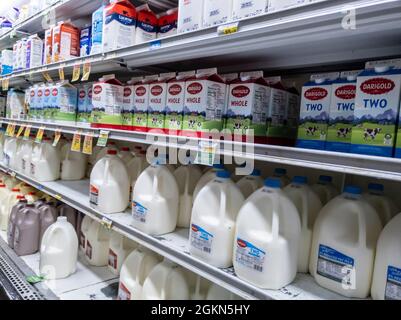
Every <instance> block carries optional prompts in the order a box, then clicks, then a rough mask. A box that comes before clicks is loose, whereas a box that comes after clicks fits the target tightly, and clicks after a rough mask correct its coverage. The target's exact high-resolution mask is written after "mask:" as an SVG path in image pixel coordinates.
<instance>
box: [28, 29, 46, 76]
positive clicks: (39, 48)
mask: <svg viewBox="0 0 401 320" xmlns="http://www.w3.org/2000/svg"><path fill="white" fill-rule="evenodd" d="M42 63H43V40H42V39H40V38H39V37H38V35H37V34H34V35H31V36H30V37H29V38H28V40H27V43H26V68H27V69H29V68H35V67H40V66H41V65H42Z"/></svg>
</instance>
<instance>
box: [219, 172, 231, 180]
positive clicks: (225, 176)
mask: <svg viewBox="0 0 401 320" xmlns="http://www.w3.org/2000/svg"><path fill="white" fill-rule="evenodd" d="M216 176H217V178H222V179H229V178H230V177H231V173H230V172H229V171H227V170H221V171H217V172H216Z"/></svg>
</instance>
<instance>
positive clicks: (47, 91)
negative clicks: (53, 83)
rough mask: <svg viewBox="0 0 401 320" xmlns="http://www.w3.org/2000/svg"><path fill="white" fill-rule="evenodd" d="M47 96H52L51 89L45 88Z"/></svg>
mask: <svg viewBox="0 0 401 320" xmlns="http://www.w3.org/2000/svg"><path fill="white" fill-rule="evenodd" d="M45 96H46V97H48V96H50V89H46V90H45Z"/></svg>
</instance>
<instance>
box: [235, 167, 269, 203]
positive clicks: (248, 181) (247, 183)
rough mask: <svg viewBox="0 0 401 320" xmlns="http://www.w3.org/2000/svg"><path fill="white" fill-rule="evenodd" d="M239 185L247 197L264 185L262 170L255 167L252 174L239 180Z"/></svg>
mask: <svg viewBox="0 0 401 320" xmlns="http://www.w3.org/2000/svg"><path fill="white" fill-rule="evenodd" d="M237 186H238V187H239V189H240V190H241V192H242V194H243V195H244V198H245V199H247V198H248V197H249V196H250V195H251V194H252V193H254V192H255V191H256V190H258V189H260V188H261V187H263V180H262V178H261V173H260V170H258V169H255V170H253V172H252V174H251V175H250V176H245V177H242V178H241V179H240V180H239V181H238V182H237Z"/></svg>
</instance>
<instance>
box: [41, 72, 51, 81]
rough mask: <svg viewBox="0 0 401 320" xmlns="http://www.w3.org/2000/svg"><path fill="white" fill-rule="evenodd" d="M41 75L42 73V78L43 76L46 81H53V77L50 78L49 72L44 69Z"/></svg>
mask: <svg viewBox="0 0 401 320" xmlns="http://www.w3.org/2000/svg"><path fill="white" fill-rule="evenodd" d="M42 75H43V78H45V79H46V81H47V82H53V79H52V77H50V74H49V72H47V71H44V72H42Z"/></svg>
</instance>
